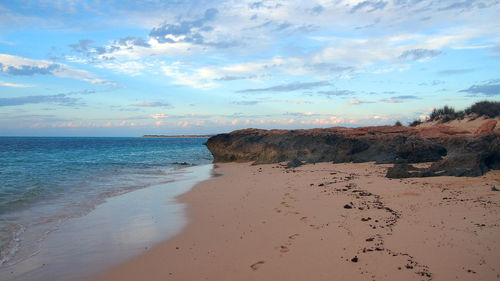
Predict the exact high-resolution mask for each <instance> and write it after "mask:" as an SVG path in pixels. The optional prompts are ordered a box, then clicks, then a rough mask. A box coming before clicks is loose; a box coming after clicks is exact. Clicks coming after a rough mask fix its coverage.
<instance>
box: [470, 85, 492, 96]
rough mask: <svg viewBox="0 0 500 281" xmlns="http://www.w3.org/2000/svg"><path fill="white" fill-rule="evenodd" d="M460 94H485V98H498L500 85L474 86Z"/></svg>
mask: <svg viewBox="0 0 500 281" xmlns="http://www.w3.org/2000/svg"><path fill="white" fill-rule="evenodd" d="M460 92H463V93H469V94H472V95H477V94H483V95H485V96H497V95H500V84H483V85H472V86H470V87H469V88H468V89H464V90H461V91H460Z"/></svg>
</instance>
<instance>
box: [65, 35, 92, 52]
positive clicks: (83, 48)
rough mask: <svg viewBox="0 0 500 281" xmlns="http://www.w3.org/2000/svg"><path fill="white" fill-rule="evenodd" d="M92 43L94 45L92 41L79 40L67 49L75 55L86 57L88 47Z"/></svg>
mask: <svg viewBox="0 0 500 281" xmlns="http://www.w3.org/2000/svg"><path fill="white" fill-rule="evenodd" d="M92 43H94V41H93V40H89V39H83V40H79V41H78V43H76V44H70V45H69V47H70V48H71V49H72V50H73V51H75V52H77V53H82V54H85V55H88V53H89V47H90V45H91V44H92Z"/></svg>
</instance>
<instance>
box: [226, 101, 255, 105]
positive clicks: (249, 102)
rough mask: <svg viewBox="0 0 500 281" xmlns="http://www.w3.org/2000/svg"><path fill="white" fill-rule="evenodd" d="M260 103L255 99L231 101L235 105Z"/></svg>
mask: <svg viewBox="0 0 500 281" xmlns="http://www.w3.org/2000/svg"><path fill="white" fill-rule="evenodd" d="M258 103H260V101H256V100H249V101H233V104H236V105H256V104H258Z"/></svg>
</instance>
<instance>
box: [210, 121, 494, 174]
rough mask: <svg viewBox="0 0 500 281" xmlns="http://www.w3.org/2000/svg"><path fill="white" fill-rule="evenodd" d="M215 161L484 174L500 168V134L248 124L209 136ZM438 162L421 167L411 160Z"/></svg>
mask: <svg viewBox="0 0 500 281" xmlns="http://www.w3.org/2000/svg"><path fill="white" fill-rule="evenodd" d="M206 145H207V147H208V149H209V150H210V152H211V153H212V155H213V156H214V161H215V162H254V164H265V163H279V162H286V161H288V164H287V166H289V167H296V165H302V163H304V162H305V163H317V162H334V163H342V162H356V163H357V162H368V161H375V162H376V163H386V164H387V163H393V164H395V166H394V167H392V168H391V169H389V170H388V172H387V177H391V178H405V177H425V176H445V175H446V176H479V175H482V174H484V173H485V172H487V171H488V170H490V169H500V134H499V133H498V132H496V131H493V132H489V133H483V134H480V135H474V134H471V133H469V132H462V131H456V130H453V129H451V128H449V127H446V126H434V127H429V128H414V127H393V126H380V127H362V128H344V127H334V128H326V129H311V130H258V129H246V130H239V131H234V132H231V133H228V134H220V135H216V136H213V137H211V138H209V139H208V141H207V143H206ZM423 162H434V163H433V164H432V165H431V166H430V167H429V168H426V169H420V168H416V167H414V166H412V165H410V164H412V163H423Z"/></svg>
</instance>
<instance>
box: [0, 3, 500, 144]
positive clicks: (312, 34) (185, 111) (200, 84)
mask: <svg viewBox="0 0 500 281" xmlns="http://www.w3.org/2000/svg"><path fill="white" fill-rule="evenodd" d="M499 30H500V0H488V1H486V0H484V1H483V0H393V1H389V0H331V1H326V0H310V1H275V0H270V1H254V0H252V1H246V0H238V1H220V0H215V1H202V0H199V1H197V0H194V1H183V0H177V1H160V0H143V1H132V0H122V1H118V0H114V1H113V0H109V1H107V0H88V1H84V0H81V1H76V0H17V1H16V0H0V136H141V135H144V134H163V135H179V134H189V135H199V134H216V133H223V132H229V131H232V130H236V129H243V128H262V129H273V128H278V129H303V128H318V127H332V126H347V127H357V126H368V125H370V126H371V125H392V124H394V123H395V122H396V121H401V122H402V123H403V124H407V123H409V122H411V121H413V120H416V119H425V118H426V116H428V114H429V113H430V112H431V111H432V109H433V108H436V107H442V106H444V105H449V106H452V107H454V108H456V109H464V108H465V107H467V106H470V105H471V104H473V103H474V102H477V101H482V100H494V101H499V100H500V32H498V31H499Z"/></svg>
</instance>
